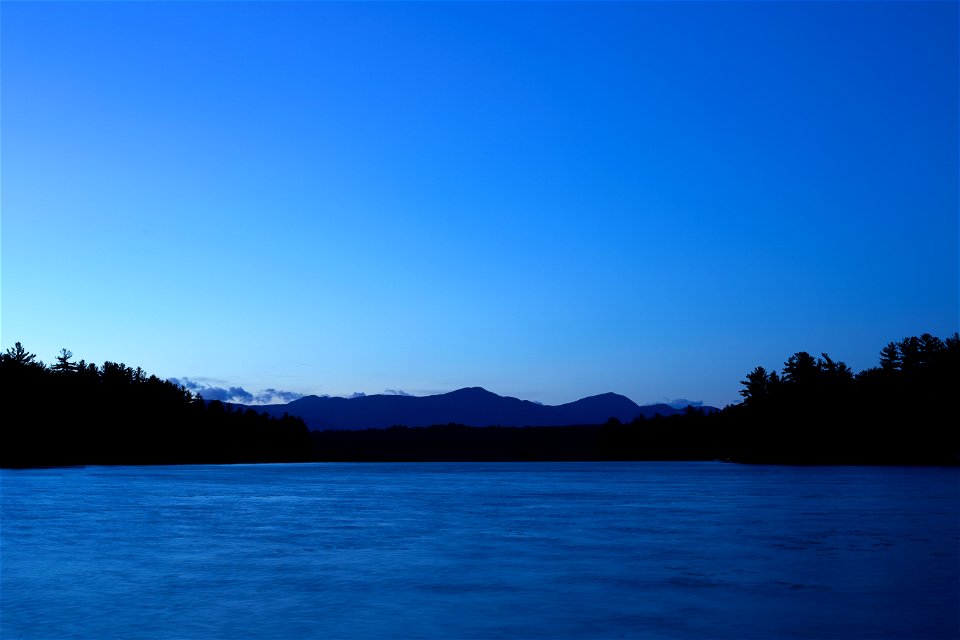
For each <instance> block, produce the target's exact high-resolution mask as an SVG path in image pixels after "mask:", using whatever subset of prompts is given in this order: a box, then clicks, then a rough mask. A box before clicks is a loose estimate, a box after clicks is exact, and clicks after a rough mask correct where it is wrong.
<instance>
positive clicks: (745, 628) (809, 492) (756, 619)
mask: <svg viewBox="0 0 960 640" xmlns="http://www.w3.org/2000/svg"><path fill="white" fill-rule="evenodd" d="M0 481H2V484H0V490H2V521H0V523H2V547H0V550H2V553H0V560H2V563H0V578H2V581H0V636H2V637H3V638H99V639H103V640H106V639H109V638H131V639H133V638H197V639H204V638H379V637H401V638H490V637H509V638H564V637H576V638H694V637H697V638H774V637H776V638H841V637H842V638H915V639H922V638H957V637H958V636H960V605H958V602H960V557H958V548H960V495H958V494H960V472H958V470H957V469H943V468H869V467H772V466H770V467H766V466H746V465H733V464H721V463H610V462H604V463H496V464H494V463H489V464H488V463H471V464H460V463H435V464H424V463H419V464H400V463H398V464H303V465H234V466H180V467H88V468H84V469H44V470H26V471H10V470H4V471H2V475H0Z"/></svg>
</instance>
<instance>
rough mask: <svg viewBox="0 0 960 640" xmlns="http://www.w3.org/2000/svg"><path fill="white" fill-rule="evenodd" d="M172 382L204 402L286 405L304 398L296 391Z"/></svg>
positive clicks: (188, 380)
mask: <svg viewBox="0 0 960 640" xmlns="http://www.w3.org/2000/svg"><path fill="white" fill-rule="evenodd" d="M167 379H168V380H169V381H170V382H172V383H173V384H175V385H177V386H181V387H183V388H185V389H189V390H190V391H193V392H194V393H199V394H200V395H202V396H203V398H204V400H220V401H221V402H235V403H238V404H285V403H287V402H292V401H293V400H296V399H297V398H302V397H303V394H302V393H297V392H296V391H284V390H283V389H274V388H272V387H271V388H269V389H263V390H262V391H257V392H255V393H254V392H250V391H247V390H246V389H244V388H243V387H219V386H215V385H211V384H206V383H204V382H198V381H196V380H191V379H190V378H167Z"/></svg>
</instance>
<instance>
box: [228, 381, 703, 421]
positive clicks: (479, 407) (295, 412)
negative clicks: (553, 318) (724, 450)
mask: <svg viewBox="0 0 960 640" xmlns="http://www.w3.org/2000/svg"><path fill="white" fill-rule="evenodd" d="M238 406H241V405H238ZM244 408H246V407H244ZM249 408H252V409H255V410H256V411H260V412H265V413H267V414H270V415H272V416H282V415H283V414H284V413H287V414H290V415H292V416H299V417H300V418H302V419H303V421H304V422H306V424H307V427H309V428H310V429H311V430H326V429H344V430H354V429H384V428H387V427H391V426H394V425H404V426H407V427H425V426H430V425H435V424H449V423H456V424H462V425H466V426H471V427H487V426H502V427H525V426H526V427H560V426H570V425H583V424H602V423H604V422H606V421H607V420H608V419H610V418H617V419H618V420H620V421H621V422H629V421H631V420H633V419H634V418H636V417H637V416H641V415H642V416H644V417H647V418H649V417H652V416H654V415H656V414H660V415H662V416H669V415H673V414H676V413H681V411H680V410H677V409H674V408H673V407H671V406H670V405H666V404H653V405H644V406H640V405H638V404H637V403H635V402H634V401H633V400H630V399H629V398H626V397H624V396H621V395H618V394H616V393H603V394H600V395H596V396H590V397H587V398H581V399H580V400H577V401H575V402H568V403H566V404H560V405H543V404H538V403H536V402H531V401H529V400H520V399H518V398H511V397H506V396H500V395H497V394H495V393H492V392H490V391H487V390H486V389H483V388H481V387H467V388H464V389H458V390H457V391H451V392H449V393H441V394H438V395H432V396H406V395H369V396H361V397H356V398H333V397H321V396H304V397H303V398H300V399H298V400H294V401H293V402H289V403H287V404H272V405H261V406H252V407H249ZM703 409H704V410H705V411H715V409H714V408H713V407H703Z"/></svg>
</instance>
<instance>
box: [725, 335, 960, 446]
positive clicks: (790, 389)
mask: <svg viewBox="0 0 960 640" xmlns="http://www.w3.org/2000/svg"><path fill="white" fill-rule="evenodd" d="M879 355H880V358H879V363H878V366H876V367H872V368H869V369H866V370H864V371H861V372H859V373H856V374H855V373H854V372H853V371H852V370H851V369H850V368H849V367H848V366H847V365H846V364H844V363H843V362H837V361H834V360H833V359H831V358H830V356H828V355H827V354H825V353H823V354H821V355H820V357H817V358H815V357H814V356H812V355H811V354H809V353H807V352H803V351H802V352H799V353H795V354H794V355H792V356H790V358H789V359H787V361H786V362H785V363H784V365H783V369H782V370H781V372H780V373H777V372H776V371H770V372H768V371H766V370H765V369H764V368H763V367H756V368H755V369H754V370H753V371H751V372H750V373H749V374H748V375H747V376H746V379H745V380H742V381H741V384H742V385H743V387H744V388H743V390H742V391H741V392H740V393H741V395H743V397H744V401H743V403H742V404H739V405H735V406H730V407H727V408H726V409H724V411H723V412H722V417H723V421H724V428H726V429H728V430H729V432H730V438H731V442H734V443H735V444H736V446H735V448H734V449H733V450H732V452H731V455H732V457H734V458H736V459H739V460H745V461H771V462H791V463H797V462H801V463H802V462H813V463H841V462H842V463H870V464H877V463H879V464H883V463H891V464H892V463H897V464H957V463H958V462H960V458H958V455H960V442H958V440H960V439H958V434H960V427H958V425H960V421H958V420H957V406H956V402H957V398H958V390H960V337H958V335H957V334H956V333H954V334H953V335H952V336H950V337H948V338H946V339H945V340H944V339H941V338H938V337H936V336H933V335H930V334H929V333H925V334H923V335H921V336H912V337H908V338H904V339H903V340H900V341H899V342H890V343H888V344H887V345H886V346H884V347H883V348H882V349H881V350H880V354H879Z"/></svg>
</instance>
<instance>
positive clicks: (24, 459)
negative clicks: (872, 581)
mask: <svg viewBox="0 0 960 640" xmlns="http://www.w3.org/2000/svg"><path fill="white" fill-rule="evenodd" d="M72 357H73V354H72V353H70V352H69V351H67V350H66V349H64V350H63V351H61V354H60V356H58V357H57V358H56V363H55V364H53V365H52V366H49V367H48V366H46V365H44V364H43V362H40V361H38V360H37V359H36V356H35V355H34V354H32V353H29V352H28V351H26V350H25V349H24V348H23V346H22V345H21V344H20V343H19V342H18V343H16V345H15V346H14V347H13V348H11V349H7V351H6V352H5V353H4V354H2V355H0V389H2V394H3V395H2V398H3V410H4V416H3V421H2V425H0V466H5V467H16V466H60V465H79V464H168V463H221V462H272V461H290V460H301V459H306V458H309V457H310V456H311V454H312V445H311V442H310V439H309V434H308V432H307V428H306V426H304V424H303V422H302V421H301V420H300V419H299V418H293V417H290V416H284V417H279V418H273V417H270V416H268V415H266V414H263V413H258V412H256V411H253V410H246V411H243V410H241V411H237V410H234V409H232V408H231V407H228V406H225V405H224V404H223V403H221V402H218V401H213V402H204V401H203V399H202V398H200V397H199V396H195V395H193V394H192V393H191V392H190V391H187V390H186V389H184V388H183V387H178V386H176V385H174V384H172V383H170V382H167V381H165V380H160V379H159V378H157V377H156V376H151V375H147V374H146V372H145V371H143V369H141V368H139V367H137V368H136V369H133V368H131V367H128V366H126V365H124V364H122V363H119V364H118V363H115V362H105V363H103V366H99V367H98V366H97V365H95V364H92V363H86V362H84V361H83V360H81V361H79V362H74V361H73V360H72Z"/></svg>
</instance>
